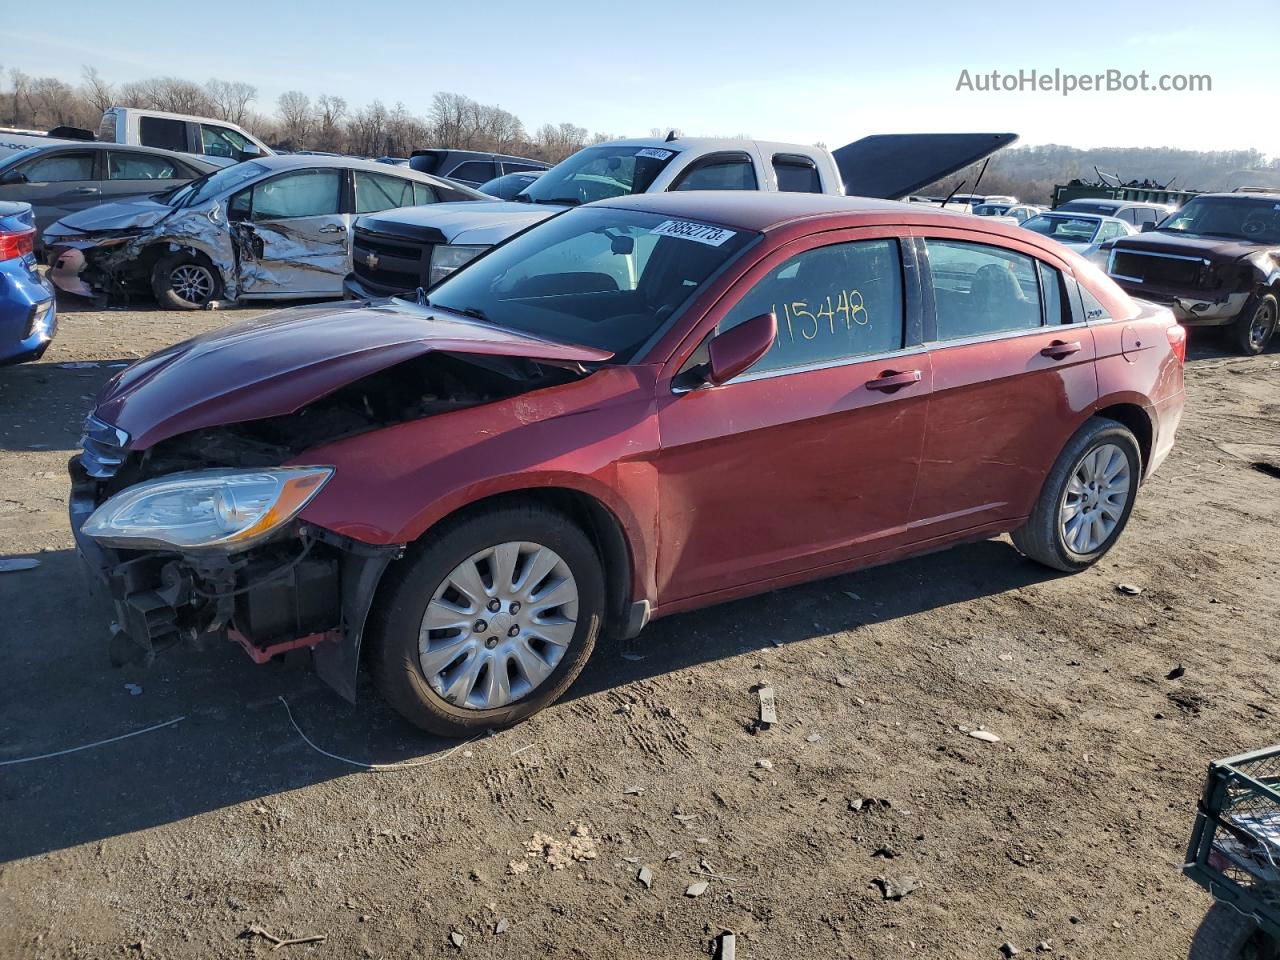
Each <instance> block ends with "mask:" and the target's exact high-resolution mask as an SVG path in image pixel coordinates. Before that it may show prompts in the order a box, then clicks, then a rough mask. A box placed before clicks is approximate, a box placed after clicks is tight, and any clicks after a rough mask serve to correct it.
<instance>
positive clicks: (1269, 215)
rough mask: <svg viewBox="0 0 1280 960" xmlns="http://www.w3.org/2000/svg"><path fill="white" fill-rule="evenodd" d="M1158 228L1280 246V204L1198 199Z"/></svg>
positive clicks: (1253, 200) (1230, 199) (1167, 218)
mask: <svg viewBox="0 0 1280 960" xmlns="http://www.w3.org/2000/svg"><path fill="white" fill-rule="evenodd" d="M1156 229H1158V230H1171V231H1175V232H1177V233H1190V234H1195V235H1197V236H1201V237H1229V238H1230V239H1232V240H1248V241H1251V242H1253V243H1280V203H1276V202H1275V201H1274V200H1262V199H1256V200H1255V199H1250V198H1246V197H1204V198H1200V197H1197V198H1194V199H1191V200H1188V201H1187V203H1186V205H1185V206H1184V207H1183V208H1182V209H1181V210H1178V211H1176V212H1175V213H1171V214H1169V216H1167V217H1165V218H1164V219H1163V220H1161V221H1160V223H1159V224H1158V225H1157V227H1156Z"/></svg>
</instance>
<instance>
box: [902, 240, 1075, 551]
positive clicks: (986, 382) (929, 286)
mask: <svg viewBox="0 0 1280 960" xmlns="http://www.w3.org/2000/svg"><path fill="white" fill-rule="evenodd" d="M923 243H924V244H925V246H926V248H927V258H926V259H925V261H924V262H925V263H927V269H923V270H922V272H923V273H924V274H925V277H924V280H925V287H926V293H930V292H931V293H932V301H933V304H934V309H933V311H932V316H931V317H929V316H927V317H926V336H927V337H928V338H929V340H930V341H931V343H930V354H931V357H932V361H933V378H934V379H933V396H932V397H931V398H930V400H929V427H928V435H927V439H926V441H925V452H924V460H923V462H922V464H921V468H920V482H919V487H918V491H917V495H916V503H915V507H914V509H913V517H912V522H913V525H915V526H916V527H917V528H919V530H920V534H921V536H922V537H923V538H929V537H932V536H943V535H946V534H949V533H954V532H957V531H961V530H964V529H966V528H969V527H975V526H980V525H982V524H984V523H990V522H993V521H997V520H1005V519H1010V518H1018V517H1023V516H1026V515H1027V514H1028V513H1029V512H1030V510H1031V505H1032V503H1033V502H1034V501H1035V499H1036V497H1037V496H1038V495H1039V493H1040V488H1041V487H1042V486H1043V484H1044V480H1045V475H1046V474H1047V472H1048V471H1049V468H1050V467H1051V466H1052V464H1053V461H1054V460H1055V459H1056V458H1057V456H1058V453H1059V452H1060V451H1061V450H1062V448H1063V446H1064V445H1065V444H1066V442H1067V439H1068V438H1069V437H1070V436H1071V433H1072V431H1073V430H1074V429H1075V427H1076V425H1077V424H1078V423H1079V422H1080V420H1081V416H1082V413H1083V412H1084V411H1085V410H1087V409H1088V408H1089V407H1090V406H1091V405H1092V404H1093V403H1094V402H1095V401H1096V400H1097V397H1098V382H1097V376H1096V374H1095V372H1094V366H1093V364H1094V357H1095V351H1094V343H1093V334H1092V331H1091V330H1090V329H1089V328H1088V327H1087V326H1085V325H1084V324H1073V323H1072V322H1071V319H1072V317H1071V311H1070V309H1069V307H1068V305H1067V301H1066V297H1065V295H1064V290H1065V287H1064V284H1063V279H1062V275H1061V273H1060V272H1059V271H1058V269H1057V268H1056V267H1054V266H1052V265H1051V264H1049V263H1047V262H1046V261H1044V260H1041V259H1038V258H1037V257H1035V256H1033V255H1032V250H1033V249H1034V248H1031V247H1022V248H1017V247H1006V246H1002V245H1001V246H996V245H991V244H985V243H975V242H973V241H972V240H971V239H969V235H967V234H965V233H963V232H962V231H933V232H931V233H930V235H929V236H928V237H926V238H925V239H924V241H923ZM926 299H928V297H926ZM930 320H932V322H929V321H930Z"/></svg>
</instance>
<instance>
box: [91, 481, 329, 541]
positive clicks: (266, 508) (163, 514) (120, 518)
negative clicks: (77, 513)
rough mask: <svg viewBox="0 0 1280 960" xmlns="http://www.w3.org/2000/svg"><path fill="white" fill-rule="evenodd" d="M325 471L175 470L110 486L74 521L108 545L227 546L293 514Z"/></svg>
mask: <svg viewBox="0 0 1280 960" xmlns="http://www.w3.org/2000/svg"><path fill="white" fill-rule="evenodd" d="M331 476H333V468H332V467H279V468H272V469H267V470H226V469H219V470H191V471H187V472H184V473H174V474H170V475H169V476H167V477H161V478H159V479H156V480H148V481H146V482H145V483H139V484H138V485H136V486H133V487H129V488H128V489H126V490H122V491H121V492H120V493H117V494H116V495H115V496H114V497H112V498H111V499H110V500H108V501H107V502H106V503H104V504H103V505H102V506H100V507H99V508H98V509H97V510H95V511H94V512H93V515H92V516H90V517H89V519H88V520H86V521H85V523H84V526H83V527H82V528H81V529H82V531H83V532H84V533H85V534H86V535H87V536H90V537H93V538H94V539H95V540H97V541H99V542H101V543H103V544H106V545H108V546H113V547H124V548H143V547H160V548H166V547H168V548H176V549H179V550H193V551H195V550H200V551H203V550H211V551H215V552H222V553H231V552H234V551H236V550H243V549H245V548H246V547H250V546H252V545H253V544H255V543H259V542H261V541H262V540H265V539H266V538H267V537H269V536H271V534H272V533H274V532H275V531H276V530H278V529H279V528H280V527H282V526H284V524H286V523H288V522H289V521H290V520H292V519H293V518H294V517H296V516H297V515H298V513H299V511H301V510H302V508H303V507H305V506H306V505H307V504H308V503H309V502H310V500H311V498H312V497H314V496H315V495H316V494H317V493H319V492H320V488H321V487H323V486H324V485H325V483H327V482H328V480H329V478H330V477H331Z"/></svg>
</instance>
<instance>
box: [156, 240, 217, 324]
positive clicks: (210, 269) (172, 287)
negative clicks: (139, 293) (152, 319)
mask: <svg viewBox="0 0 1280 960" xmlns="http://www.w3.org/2000/svg"><path fill="white" fill-rule="evenodd" d="M151 292H152V293H154V294H155V297H156V303H158V304H159V305H160V306H162V307H164V308H166V309H168V310H202V309H204V307H205V306H207V305H208V304H209V302H210V301H213V300H217V299H218V298H219V297H221V296H222V277H221V276H220V275H219V274H218V270H217V268H216V267H214V266H213V265H212V264H210V263H209V262H208V261H207V260H202V259H201V258H199V257H196V256H194V255H192V254H190V253H170V254H166V255H165V256H163V257H161V258H160V259H159V260H157V261H156V265H155V266H154V267H152V269H151Z"/></svg>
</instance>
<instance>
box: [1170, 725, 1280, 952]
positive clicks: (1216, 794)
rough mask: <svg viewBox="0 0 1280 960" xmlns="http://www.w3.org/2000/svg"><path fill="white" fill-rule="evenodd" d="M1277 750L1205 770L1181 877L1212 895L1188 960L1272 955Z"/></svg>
mask: <svg viewBox="0 0 1280 960" xmlns="http://www.w3.org/2000/svg"><path fill="white" fill-rule="evenodd" d="M1278 862H1280V747H1268V748H1267V749H1265V750H1255V751H1253V752H1251V753H1243V754H1240V755H1239V756H1236V757H1228V758H1226V759H1225V760H1219V761H1217V762H1215V763H1212V764H1210V765H1209V775H1208V777H1207V778H1206V780H1205V784H1204V789H1203V790H1202V792H1201V795H1200V803H1199V806H1198V809H1197V812H1196V819H1195V826H1194V828H1193V830H1192V833H1191V842H1190V843H1189V844H1188V845H1187V856H1186V861H1185V863H1184V865H1183V868H1182V870H1183V873H1185V874H1186V876H1187V877H1189V878H1190V879H1191V880H1194V881H1195V882H1196V883H1198V884H1199V885H1200V886H1202V887H1204V888H1205V889H1206V890H1207V891H1209V893H1210V894H1212V896H1213V897H1214V900H1215V902H1214V905H1213V906H1212V907H1211V908H1210V909H1209V912H1208V913H1207V914H1206V915H1205V918H1204V920H1203V921H1202V922H1201V924H1200V928H1199V929H1198V930H1197V931H1196V935H1195V938H1194V939H1193V940H1192V943H1191V952H1190V955H1189V958H1188V960H1278V958H1280V867H1278V866H1277V863H1278Z"/></svg>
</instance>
